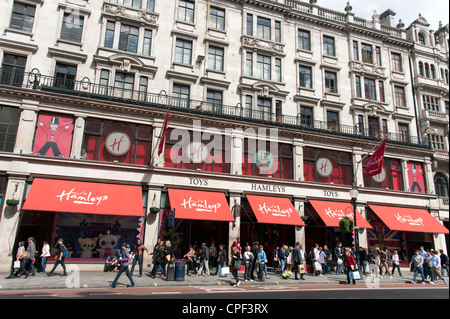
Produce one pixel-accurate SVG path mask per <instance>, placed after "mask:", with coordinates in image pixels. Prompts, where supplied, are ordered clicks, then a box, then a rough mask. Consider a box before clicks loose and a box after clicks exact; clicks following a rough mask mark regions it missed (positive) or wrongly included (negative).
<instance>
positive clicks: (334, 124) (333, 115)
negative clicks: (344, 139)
mask: <svg viewBox="0 0 450 319" xmlns="http://www.w3.org/2000/svg"><path fill="white" fill-rule="evenodd" d="M327 129H328V130H331V131H334V132H337V131H338V129H339V113H338V112H334V111H327Z"/></svg>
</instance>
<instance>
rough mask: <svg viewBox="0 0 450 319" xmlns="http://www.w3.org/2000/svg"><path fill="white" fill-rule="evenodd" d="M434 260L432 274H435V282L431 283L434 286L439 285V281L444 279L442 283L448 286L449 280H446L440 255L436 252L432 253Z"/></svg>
mask: <svg viewBox="0 0 450 319" xmlns="http://www.w3.org/2000/svg"><path fill="white" fill-rule="evenodd" d="M431 255H432V256H433V257H432V260H431V272H432V273H433V278H434V280H433V281H432V282H431V284H433V285H437V281H438V279H439V278H440V279H442V281H443V282H444V283H445V284H447V280H445V279H444V277H443V276H442V273H441V258H440V257H439V255H438V253H437V252H436V251H434V250H432V251H431Z"/></svg>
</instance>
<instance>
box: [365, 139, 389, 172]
mask: <svg viewBox="0 0 450 319" xmlns="http://www.w3.org/2000/svg"><path fill="white" fill-rule="evenodd" d="M385 148H386V140H384V141H383V143H381V145H380V147H379V148H378V149H377V150H376V151H375V153H373V155H372V156H371V157H370V158H369V159H368V160H367V165H366V175H367V178H369V177H372V176H375V175H378V174H380V173H381V172H382V170H383V160H384V150H385Z"/></svg>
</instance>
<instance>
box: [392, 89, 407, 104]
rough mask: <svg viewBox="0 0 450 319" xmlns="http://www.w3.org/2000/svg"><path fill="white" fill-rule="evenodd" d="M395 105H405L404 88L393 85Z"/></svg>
mask: <svg viewBox="0 0 450 319" xmlns="http://www.w3.org/2000/svg"><path fill="white" fill-rule="evenodd" d="M394 96H395V106H402V107H406V97H405V88H404V87H401V86H394Z"/></svg>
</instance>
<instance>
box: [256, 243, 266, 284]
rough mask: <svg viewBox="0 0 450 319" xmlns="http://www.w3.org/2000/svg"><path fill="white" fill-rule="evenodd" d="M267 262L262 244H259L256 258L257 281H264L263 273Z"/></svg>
mask: <svg viewBox="0 0 450 319" xmlns="http://www.w3.org/2000/svg"><path fill="white" fill-rule="evenodd" d="M266 262H267V256H266V253H265V251H264V246H263V245H259V251H258V255H257V258H256V264H257V266H258V281H261V282H264V281H266V275H265V265H266Z"/></svg>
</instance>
